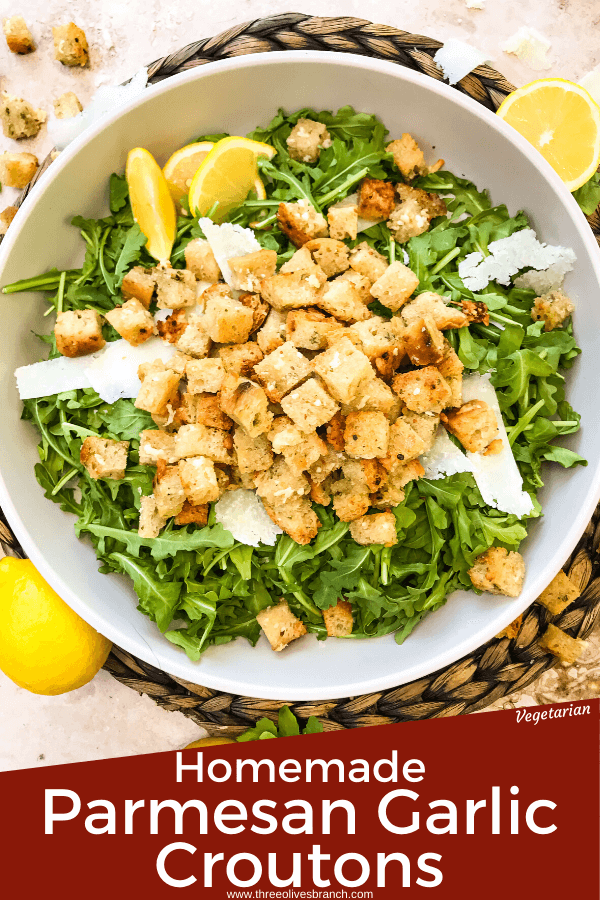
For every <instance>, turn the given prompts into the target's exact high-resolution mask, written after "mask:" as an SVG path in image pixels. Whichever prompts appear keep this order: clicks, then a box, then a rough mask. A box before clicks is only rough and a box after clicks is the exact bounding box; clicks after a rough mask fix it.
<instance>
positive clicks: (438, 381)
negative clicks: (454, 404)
mask: <svg viewBox="0 0 600 900" xmlns="http://www.w3.org/2000/svg"><path fill="white" fill-rule="evenodd" d="M392 388H393V389H394V391H395V392H396V394H398V396H399V397H400V400H401V401H402V403H403V404H404V406H407V407H408V409H410V410H412V411H413V412H416V413H426V412H433V413H440V412H441V411H442V410H443V409H445V408H446V407H447V406H448V404H449V403H450V401H451V399H452V391H451V390H450V388H449V387H448V383H447V382H446V380H445V378H444V377H443V376H442V375H440V373H439V372H438V370H437V369H436V368H435V367H434V366H425V368H423V369H415V371H414V372H404V373H402V374H401V375H395V376H394V380H393V382H392Z"/></svg>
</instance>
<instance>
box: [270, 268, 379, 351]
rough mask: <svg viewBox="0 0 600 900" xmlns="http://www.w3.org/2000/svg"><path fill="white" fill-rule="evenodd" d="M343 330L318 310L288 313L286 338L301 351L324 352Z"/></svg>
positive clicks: (330, 317) (300, 310)
mask: <svg viewBox="0 0 600 900" xmlns="http://www.w3.org/2000/svg"><path fill="white" fill-rule="evenodd" d="M299 252H300V251H299ZM369 321H370V320H369ZM344 330H345V329H344V326H343V325H342V324H340V322H338V321H337V319H334V318H333V317H332V316H326V315H325V314H324V313H322V312H320V311H319V310H318V309H293V310H292V311H291V312H290V313H288V317H287V323H286V337H287V339H288V341H291V342H292V344H294V345H295V346H296V347H302V349H303V350H325V349H326V348H327V347H328V346H329V343H330V342H331V340H332V339H333V337H334V336H337V337H341V336H342V335H343V334H344Z"/></svg>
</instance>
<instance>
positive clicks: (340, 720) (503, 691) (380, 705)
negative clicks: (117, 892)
mask: <svg viewBox="0 0 600 900" xmlns="http://www.w3.org/2000/svg"><path fill="white" fill-rule="evenodd" d="M440 46H441V42H440V41H436V40H433V39H432V38H428V37H424V36H423V35H418V34H409V33H408V32H406V31H400V30H399V29H397V28H392V27H391V26H389V25H375V24H373V23H372V22H368V21H366V20H365V19H354V18H317V17H313V16H307V15H304V14H302V13H284V14H282V15H278V16H272V17H269V18H265V19H255V20H254V21H252V22H246V23H244V24H242V25H237V26H235V27H234V28H231V29H229V30H228V31H224V32H223V33H222V34H219V35H217V36H216V37H210V38H204V39H203V40H201V41H196V42H195V43H193V44H188V46H187V47H183V48H182V49H181V50H178V51H177V52H176V53H172V54H170V55H169V56H166V57H164V58H163V59H158V60H156V61H155V62H153V63H152V64H151V65H150V66H149V67H148V75H149V80H150V83H152V84H154V83H156V82H158V81H162V80H163V79H165V78H169V76H171V75H176V74H177V73H178V72H183V71H185V70H187V69H191V68H194V67H195V66H203V65H207V64H210V63H211V62H213V61H214V60H219V59H224V58H227V57H231V56H242V55H246V54H249V53H265V52H268V51H273V50H290V51H294V50H334V51H336V52H338V53H359V54H362V55H364V56H371V57H376V58H379V59H385V60H388V61H390V62H394V63H397V64H398V65H401V66H406V67H407V68H409V69H413V70H415V71H417V72H422V73H424V74H425V75H429V76H430V77H431V78H436V79H437V80H438V81H441V80H443V74H442V72H441V70H440V69H439V67H438V66H437V64H436V63H435V62H434V61H433V55H434V53H435V52H436V50H437V49H438V48H439V47H440ZM456 90H458V91H461V92H462V93H463V94H467V95H468V96H469V97H472V98H473V100H476V101H477V102H478V103H482V104H483V105H484V106H486V107H487V108H488V109H490V110H492V111H493V110H496V109H497V108H498V106H499V105H500V103H501V102H502V101H503V100H504V98H505V97H506V96H507V94H509V93H511V91H513V90H514V86H513V85H512V84H510V82H508V81H507V80H506V79H505V78H504V76H503V75H501V74H500V73H499V72H496V71H495V70H494V69H492V68H490V67H489V66H485V65H483V66H479V67H478V68H476V69H475V70H474V71H473V72H472V73H471V74H470V75H467V76H466V77H465V78H463V79H462V81H460V82H459V83H458V84H457V85H456ZM49 164H50V160H49V159H48V160H46V163H45V164H44V166H43V167H42V168H41V171H40V172H39V174H41V172H42V171H44V169H45V168H46V167H47V166H48V165H49ZM38 177H39V176H38ZM26 193H27V192H24V194H23V195H22V197H21V198H20V201H21V202H22V199H23V198H24V196H25V194H26ZM588 221H589V224H590V227H591V228H592V230H593V231H594V233H595V235H596V238H597V240H598V242H599V243H600V207H599V208H598V209H597V210H596V212H595V213H594V215H593V216H590V217H589V218H588ZM0 515H1V513H0ZM0 543H2V544H3V545H4V547H5V550H6V552H8V553H12V554H15V555H18V554H20V553H21V552H22V551H21V549H20V548H19V547H18V546H17V543H16V540H15V538H14V537H13V535H12V534H11V532H10V529H9V528H8V526H7V525H6V522H5V520H4V519H2V521H0ZM599 544H600V506H599V507H598V508H597V510H596V512H595V514H594V517H593V519H592V521H591V522H590V523H589V524H588V526H587V528H586V530H585V532H584V534H583V535H582V537H581V540H580V541H579V544H578V545H577V547H576V549H575V551H574V552H573V554H572V556H571V558H570V559H569V560H568V561H567V563H566V564H565V571H566V572H567V574H568V576H569V578H570V579H571V580H572V581H573V582H574V583H575V585H576V586H577V587H578V589H579V590H580V591H581V596H580V597H579V599H578V600H576V601H575V603H573V604H572V605H571V606H569V607H568V609H567V610H565V612H563V613H562V614H561V615H560V616H556V617H552V616H551V615H550V613H549V612H548V611H547V610H546V609H545V608H544V607H543V606H541V605H540V604H538V603H534V604H533V606H531V607H530V608H529V609H528V610H527V611H526V612H525V614H524V615H523V619H522V622H521V624H520V626H519V627H518V631H517V633H516V636H514V637H512V638H508V637H502V638H494V639H493V640H491V641H489V642H488V643H487V644H485V645H484V646H482V647H479V648H478V649H477V650H475V651H474V652H473V653H471V654H469V656H466V657H464V659H461V660H459V661H458V662H456V663H454V664H453V665H451V666H449V667H448V668H446V669H443V670H441V671H438V672H434V673H433V674H432V675H428V676H427V677H426V678H420V679H419V680H418V681H413V682H412V683H411V684H405V685H402V686H401V687H398V688H392V689H390V690H386V691H381V692H377V693H374V694H366V695H363V696H361V697H346V698H343V699H341V700H328V701H319V702H310V701H306V702H302V701H299V702H296V703H290V704H289V705H290V706H291V708H292V709H293V711H294V713H295V714H296V715H297V716H298V717H299V718H300V719H306V718H307V717H308V716H311V715H313V716H317V718H318V719H319V720H320V721H321V723H322V724H323V727H324V729H325V730H326V731H333V730H339V729H343V728H357V727H363V726H367V725H382V724H389V723H393V722H407V721H414V720H416V719H435V718H441V717H443V716H457V715H463V714H465V713H471V712H475V711H477V710H481V709H484V708H485V707H486V706H489V705H490V704H491V703H494V702H495V701H496V700H499V699H500V698H501V697H504V696H506V695H508V694H511V693H513V692H514V691H520V690H522V689H523V688H525V687H526V686H527V685H529V684H531V682H533V681H535V680H536V679H537V678H539V677H540V675H542V674H543V673H544V672H546V671H547V670H548V669H551V668H553V667H554V666H555V665H556V664H557V660H556V657H554V656H551V655H549V654H548V653H547V652H546V651H545V650H543V649H542V648H541V647H540V638H541V636H542V635H543V633H544V631H545V630H546V626H547V624H548V622H550V621H552V622H553V623H554V624H555V625H557V626H558V627H559V628H561V629H563V630H564V631H566V632H567V633H568V634H569V635H571V636H572V637H578V638H585V637H587V636H588V635H589V634H590V633H591V631H592V630H593V628H594V625H595V623H596V621H597V619H598V616H599V614H600V562H599V559H598V546H599ZM105 669H106V670H107V671H108V672H110V674H111V675H112V676H113V677H114V678H116V679H117V680H118V681H120V682H121V683H122V684H126V685H127V686H128V687H131V688H133V689H134V690H136V691H138V692H140V693H144V694H147V695H148V696H149V697H151V698H152V699H153V700H154V701H155V702H156V703H158V705H159V706H162V707H163V708H164V709H167V710H179V712H182V713H183V714H184V715H186V716H188V717H189V718H191V719H193V720H194V721H195V722H197V723H198V725H201V726H203V727H205V728H206V729H207V731H208V732H209V733H210V734H212V735H218V734H221V735H226V736H230V737H234V736H235V735H237V734H240V733H241V732H243V731H245V730H246V729H247V728H248V727H249V726H250V725H251V724H252V723H253V722H255V721H256V720H257V719H259V718H260V717H261V716H267V717H268V718H271V719H275V718H276V716H277V712H278V710H279V708H280V707H281V706H283V705H284V704H285V701H273V700H260V699H256V698H251V697H243V696H237V695H231V694H225V693H222V692H220V691H214V690H210V689H209V688H205V687H202V686H200V685H197V684H190V683H188V682H185V681H182V680H180V679H176V678H173V677H172V676H170V675H168V674H167V673H166V672H162V671H160V670H159V669H155V668H154V667H153V666H150V665H148V663H145V662H142V661H141V660H138V659H135V658H134V657H132V656H130V655H129V654H128V653H126V652H125V651H124V650H121V649H120V648H119V647H114V648H113V652H112V653H111V655H110V657H109V658H108V660H107V662H106V665H105ZM200 671H201V670H200V669H199V672H200Z"/></svg>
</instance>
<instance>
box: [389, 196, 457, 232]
mask: <svg viewBox="0 0 600 900" xmlns="http://www.w3.org/2000/svg"><path fill="white" fill-rule="evenodd" d="M398 194H399V197H400V203H399V204H398V205H397V206H396V207H394V209H393V211H392V212H391V214H390V217H389V219H388V223H387V226H388V228H389V230H390V231H391V232H392V234H393V236H394V240H395V241H396V242H397V243H398V244H404V243H406V241H408V240H410V238H411V237H416V236H417V235H419V234H423V232H425V231H427V230H428V229H429V225H430V223H431V220H432V219H433V218H435V217H436V216H445V215H446V213H447V212H448V210H447V207H446V204H445V203H444V201H443V200H442V198H441V197H440V196H438V194H428V193H427V191H421V190H417V189H415V188H412V187H409V186H408V185H407V184H399V185H398Z"/></svg>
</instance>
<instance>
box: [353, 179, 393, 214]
mask: <svg viewBox="0 0 600 900" xmlns="http://www.w3.org/2000/svg"><path fill="white" fill-rule="evenodd" d="M395 203H396V191H395V188H394V185H393V184H392V183H391V181H381V180H380V179H379V178H369V177H368V176H367V178H363V180H362V182H361V184H360V187H359V189H358V215H359V217H360V218H361V219H371V220H375V219H377V220H380V219H387V218H388V216H389V215H390V213H391V211H392V210H393V208H394V206H395Z"/></svg>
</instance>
